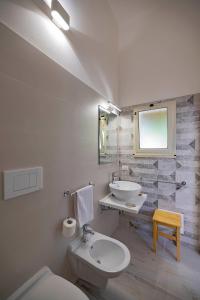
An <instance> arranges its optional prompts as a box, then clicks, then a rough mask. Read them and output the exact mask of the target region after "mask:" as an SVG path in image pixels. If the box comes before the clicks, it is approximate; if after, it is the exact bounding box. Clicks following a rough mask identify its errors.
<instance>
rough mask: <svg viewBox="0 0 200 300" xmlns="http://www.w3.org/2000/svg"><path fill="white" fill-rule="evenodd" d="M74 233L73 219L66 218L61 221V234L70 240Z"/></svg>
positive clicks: (74, 221) (74, 224)
mask: <svg viewBox="0 0 200 300" xmlns="http://www.w3.org/2000/svg"><path fill="white" fill-rule="evenodd" d="M75 231H76V220H75V219H73V218H67V219H65V220H64V221H63V228H62V234H63V235H64V237H66V238H70V237H71V236H73V235H74V233H75Z"/></svg>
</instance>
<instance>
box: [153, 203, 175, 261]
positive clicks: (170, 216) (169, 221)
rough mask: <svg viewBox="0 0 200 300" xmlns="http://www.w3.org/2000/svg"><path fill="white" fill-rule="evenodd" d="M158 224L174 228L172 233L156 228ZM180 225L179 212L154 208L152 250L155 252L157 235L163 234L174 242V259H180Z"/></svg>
mask: <svg viewBox="0 0 200 300" xmlns="http://www.w3.org/2000/svg"><path fill="white" fill-rule="evenodd" d="M158 225H163V226H166V227H170V228H173V229H174V230H175V234H174V235H170V234H167V233H165V232H162V231H159V230H158ZM180 227H181V216H180V215H179V214H176V213H173V212H168V211H163V210H160V209H156V211H155V212H154V215H153V250H154V252H156V243H157V240H158V236H159V235H160V236H163V237H165V238H167V239H169V240H172V241H175V243H176V259H177V260H178V261H179V260H180Z"/></svg>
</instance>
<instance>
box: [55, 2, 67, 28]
mask: <svg viewBox="0 0 200 300" xmlns="http://www.w3.org/2000/svg"><path fill="white" fill-rule="evenodd" d="M51 16H52V21H53V22H54V23H55V24H56V26H58V27H59V28H60V29H62V30H64V31H67V30H69V21H70V17H69V15H68V13H67V12H66V10H65V9H64V8H63V7H62V5H61V4H60V2H59V1H58V0H52V3H51Z"/></svg>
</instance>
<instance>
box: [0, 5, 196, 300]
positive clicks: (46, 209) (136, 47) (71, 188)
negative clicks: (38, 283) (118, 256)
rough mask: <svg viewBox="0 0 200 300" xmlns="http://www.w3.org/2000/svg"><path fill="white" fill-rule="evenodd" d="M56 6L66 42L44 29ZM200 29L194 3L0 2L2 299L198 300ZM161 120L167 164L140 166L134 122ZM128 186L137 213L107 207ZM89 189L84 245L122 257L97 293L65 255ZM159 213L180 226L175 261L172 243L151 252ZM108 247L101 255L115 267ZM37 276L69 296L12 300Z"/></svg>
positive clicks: (161, 159) (161, 241)
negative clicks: (146, 116) (147, 115)
mask: <svg viewBox="0 0 200 300" xmlns="http://www.w3.org/2000/svg"><path fill="white" fill-rule="evenodd" d="M53 5H55V6H56V8H55V10H58V11H59V13H60V14H61V15H63V18H65V22H66V23H67V25H68V27H69V28H67V29H68V30H65V29H62V28H60V27H59V26H58V23H57V24H56V22H55V20H52V18H53V16H52V14H51V12H52V7H53ZM199 28H200V2H199V1H198V0H190V1H188V0H174V1H165V0H148V1H147V0H140V1H138V0H76V1H74V0H57V1H51V0H20V1H18V0H1V1H0V90H1V99H0V103H1V106H0V107H1V109H0V141H1V143H0V176H1V180H0V190H1V194H0V238H1V246H0V300H4V299H8V298H9V297H10V299H23V300H27V299H40V298H41V299H43V298H44V299H47V298H48V299H52V297H54V299H55V298H56V299H76V300H79V299H83V300H84V299H94V300H102V299H103V300H105V299H106V300H111V299H116V300H122V299H124V300H129V299H131V300H145V299H150V300H151V299H154V300H156V299H161V297H162V298H163V299H167V300H169V299H170V300H175V299H187V300H189V299H193V300H194V299H195V300H196V299H200V288H199V286H200V276H199V275H200V257H199V255H200V254H199V253H200V194H199V182H200V156H199V150H200V149H199V145H200V143H199V136H200V134H199V129H200V80H199V78H200V59H199V53H200V34H199ZM113 105H115V106H116V107H117V108H115V107H114V106H113ZM166 107H167V111H168V117H166V114H165V117H164V120H165V121H164V123H162V125H163V124H165V125H166V124H167V127H166V128H167V130H168V131H169V132H168V131H167V135H166V134H165V135H164V136H165V138H166V137H167V138H166V139H165V141H167V143H169V145H170V147H165V148H166V149H167V150H169V153H165V150H163V151H160V150H159V151H158V153H156V152H155V151H154V153H151V152H150V151H147V152H146V153H138V151H139V150H140V149H139V148H138V147H137V143H138V138H139V137H140V136H139V132H138V128H139V127H137V126H135V125H136V123H138V122H139V120H141V119H140V118H139V115H140V113H141V112H142V111H146V110H147V111H148V112H154V111H156V109H158V110H159V109H160V110H159V112H160V111H162V112H163V109H165V110H164V111H165V112H166ZM118 108H119V110H118ZM144 108H145V109H144ZM170 118H171V119H170ZM109 120H111V121H110V123H109ZM162 120H163V119H162ZM107 125H110V126H107ZM103 126H104V128H103V129H102V127H103ZM106 126H107V127H106ZM105 127H106V129H105ZM161 127H162V126H161ZM166 128H165V129H166ZM159 132H160V131H159ZM161 132H162V133H161V135H160V136H162V137H163V131H161ZM105 136H106V138H105ZM148 137H150V141H154V142H156V141H157V140H156V139H155V138H154V136H151V135H150V136H148ZM169 137H170V138H169ZM146 138H147V137H146ZM145 140H146V139H145ZM149 148H151V147H149ZM161 148H162V147H161ZM154 150H155V149H154ZM144 152H145V151H144ZM33 170H34V172H38V173H37V174H39V175H38V176H39V177H38V178H39V179H40V180H39V181H38V182H37V184H38V185H37V187H36V188H35V189H34V188H32V190H31V188H29V191H28V192H26V191H25V190H24V189H22V190H20V191H19V190H15V193H16V194H14V195H13V194H12V195H11V196H9V195H7V194H6V193H7V191H8V190H7V185H6V175H8V177H9V174H11V173H12V174H11V175H12V176H14V175H13V174H16V173H14V172H20V171H21V172H22V173H23V172H29V173H30V172H33ZM10 171H14V172H11V173H9V172H10ZM23 174H24V173H23ZM34 174H35V173H34ZM9 178H10V177H9ZM23 178H24V177H23ZM11 179H12V178H11ZM33 181H34V180H33ZM124 181H125V182H126V181H128V182H131V183H132V184H133V183H134V184H135V185H134V188H135V187H136V188H138V190H137V191H138V192H137V195H139V194H140V196H137V200H138V201H139V202H138V203H140V204H139V205H132V204H131V205H130V203H129V205H124V204H123V201H121V202H120V200H116V199H115V198H116V197H114V196H112V195H111V194H110V193H111V190H110V187H109V184H112V182H113V184H114V183H115V182H119V185H120V183H121V182H124ZM25 183H26V182H25ZM25 183H24V181H23V180H22V181H19V184H25ZM9 186H10V187H11V188H12V185H9ZM85 186H86V187H88V188H90V191H92V193H93V197H92V204H93V209H92V214H93V217H92V220H91V222H89V223H90V224H89V225H90V226H89V227H88V228H86V230H88V231H90V230H91V231H92V232H93V233H94V234H90V233H88V234H87V238H86V239H88V241H86V242H85V244H86V245H87V243H90V242H91V241H92V240H93V239H94V238H95V237H96V236H97V237H98V236H99V237H100V238H99V240H101V239H103V240H105V239H108V240H109V241H110V244H111V243H113V244H115V245H118V246H119V247H120V249H123V250H124V252H123V253H125V254H124V255H125V257H126V263H125V264H124V265H123V267H121V270H120V272H119V274H118V273H117V272H116V274H114V270H112V272H113V277H112V276H111V274H110V275H109V276H108V277H109V279H108V278H107V279H108V280H107V279H106V280H105V282H104V283H105V284H103V287H102V286H101V287H99V286H98V283H100V280H97V287H96V286H95V284H94V282H93V283H92V282H91V280H92V279H91V278H92V277H93V278H94V276H95V275H94V273H93V272H92V273H91V274H92V276H90V279H88V280H87V278H86V277H87V275H88V274H89V272H90V271H89V270H87V269H85V270H84V268H82V269H80V270H81V271H84V272H85V273H84V275H83V276H82V278H81V272H80V273H78V272H77V270H75V269H76V268H75V267H74V264H73V262H74V261H73V259H72V256H73V255H71V254H72V252H73V247H72V246H73V242H74V241H76V239H78V238H79V236H81V238H82V231H81V230H82V229H80V228H79V227H80V226H79V225H78V223H79V220H78V219H77V216H76V212H75V205H74V204H75V201H76V199H75V198H76V196H77V195H76V191H78V190H80V189H81V188H84V187H85ZM8 192H9V191H8ZM115 192H116V191H112V193H115ZM74 193H75V194H74ZM6 195H7V196H6ZM113 199H114V200H113ZM134 199H136V198H135V197H134ZM90 209H91V207H90ZM162 209H163V210H166V211H170V212H173V215H174V214H175V213H178V214H177V216H178V217H180V222H181V228H180V231H181V236H180V245H179V246H180V258H179V259H178V260H177V249H178V247H176V246H177V244H178V242H177V241H175V240H174V238H175V236H174V235H172V237H171V239H172V240H169V239H168V238H166V236H165V237H164V236H159V237H158V241H157V243H156V253H155V251H153V249H154V250H155V248H153V247H154V246H155V244H154V243H153V241H154V242H155V240H154V239H153V227H152V225H153V215H154V213H155V211H158V210H162ZM68 217H70V218H71V219H72V221H73V222H74V221H76V226H75V227H73V230H75V232H74V233H73V234H72V235H71V234H69V233H68V231H67V230H69V229H68V228H67V229H66V234H64V225H63V224H64V221H65V220H66V218H68ZM73 225H74V223H73ZM164 230H166V228H164ZM164 233H165V235H166V231H164ZM68 234H69V236H68V237H67V235H68ZM101 235H103V238H101V237H102V236H101ZM106 245H107V244H106ZM116 247H117V246H116ZM116 247H114V248H112V249H113V250H111V253H109V251H110V248H109V247H108V249H107V251H106V247H105V245H103V247H101V249H100V250H101V251H103V250H105V251H106V252H105V256H106V255H108V254H111V256H113V257H114V258H115V253H116V252H115V248H116ZM70 250H71V251H70ZM112 251H113V252H112ZM77 257H78V256H76V258H77ZM77 259H78V262H79V263H80V262H82V261H81V259H80V260H79V257H78V258H77ZM110 261H111V258H109V262H108V264H109V263H110ZM119 264H120V263H119ZM100 265H101V264H99V268H100ZM80 266H81V264H80ZM103 267H104V266H102V268H103ZM96 268H97V269H98V266H96ZM105 268H106V265H105ZM41 270H43V271H44V272H46V273H45V274H46V275H45V276H47V275H49V276H50V277H51V278H52V285H51V286H52V288H54V280H53V279H54V278H55V280H58V281H59V282H60V280H61V279H62V284H63V286H64V287H62V286H60V288H57V289H56V288H55V289H54V290H55V293H56V292H57V294H55V295H54V296H52V297H50V294H51V292H52V289H51V286H49V288H48V287H47V288H44V287H43V289H42V291H41V293H42V294H37V293H36V294H31V293H32V290H31V289H30V290H29V294H28V292H24V291H23V293H22V295H20V294H19V293H20V292H19V289H20V288H21V287H22V286H24V284H25V283H27V281H28V280H30V278H32V280H33V278H36V277H34V276H35V274H38V272H41ZM93 271H94V268H93ZM39 274H41V273H39ZM53 274H55V275H53ZM102 274H105V270H102ZM38 276H40V275H38ZM83 277H84V278H83ZM37 278H38V277H37ZM45 278H46V277H45ZM98 279H99V277H98ZM47 281H48V280H47ZM29 283H30V281H29ZM62 284H61V285H62ZM26 286H27V285H26ZM64 289H66V291H65V292H64ZM35 291H36V292H38V293H39V290H37V288H36V289H35ZM16 293H18V294H16ZM48 293H49V294H48ZM12 295H13V296H12ZM38 295H39V296H38ZM69 295H70V297H69ZM34 297H35V298H34Z"/></svg>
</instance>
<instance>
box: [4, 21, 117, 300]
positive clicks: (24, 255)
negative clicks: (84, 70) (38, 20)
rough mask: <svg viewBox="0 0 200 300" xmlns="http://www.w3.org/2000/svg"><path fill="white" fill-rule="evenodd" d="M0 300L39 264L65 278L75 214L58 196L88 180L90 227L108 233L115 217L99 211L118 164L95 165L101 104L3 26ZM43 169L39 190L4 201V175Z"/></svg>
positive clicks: (77, 81)
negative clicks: (67, 227) (66, 230)
mask: <svg viewBox="0 0 200 300" xmlns="http://www.w3.org/2000/svg"><path fill="white" fill-rule="evenodd" d="M0 40H1V43H0V66H1V69H0V91H1V98H0V145H1V146H0V224H1V226H0V241H1V246H0V266H1V267H0V299H6V297H7V296H8V295H9V294H10V293H11V292H12V291H14V289H16V288H17V287H19V286H20V285H21V284H22V283H23V282H24V281H25V280H27V279H28V278H29V277H30V276H32V275H33V274H34V273H35V272H37V271H38V270H39V269H40V268H41V267H42V266H44V265H47V266H49V267H50V268H51V269H52V271H54V272H55V273H56V274H59V275H62V276H66V277H67V278H70V270H69V267H68V256H67V255H66V250H67V244H68V242H69V240H66V239H65V238H64V237H63V236H62V221H63V220H64V219H65V218H66V216H74V211H73V200H72V199H69V198H68V199H65V198H63V192H64V190H71V191H74V190H76V189H78V188H80V187H82V186H84V185H87V184H88V182H89V181H93V182H94V183H95V188H94V214H95V217H94V221H93V222H92V224H91V225H92V227H93V228H94V229H95V230H97V231H99V232H102V233H105V234H108V235H110V234H112V232H113V231H114V230H115V229H116V227H117V225H118V214H117V212H115V211H106V212H104V213H103V214H101V212H100V208H99V205H98V200H99V199H101V198H103V197H105V195H106V194H107V193H108V192H109V191H108V182H109V181H110V180H111V177H112V176H111V174H112V172H113V171H116V170H117V169H118V166H117V164H113V165H112V164H108V165H99V164H98V104H103V103H104V102H105V100H104V99H103V98H102V97H101V96H100V95H99V94H98V93H96V92H95V91H93V90H92V89H91V88H89V87H87V86H86V85H85V84H83V83H82V82H81V81H80V80H78V79H77V78H75V77H74V76H72V75H71V74H69V73H68V72H67V71H66V70H64V69H63V68H61V67H60V66H59V65H58V64H56V63H55V62H53V61H52V60H51V59H49V58H48V57H47V56H45V55H44V54H42V53H41V52H40V51H38V50H37V49H36V48H34V47H33V46H31V45H30V44H29V43H27V42H26V41H24V40H23V39H22V38H20V37H19V36H18V35H17V34H15V33H13V32H12V31H11V30H9V29H8V28H7V27H5V26H3V25H0ZM32 166H43V168H44V188H43V189H42V190H41V191H38V192H34V193H31V194H27V195H24V196H21V197H17V198H14V199H11V200H7V201H4V200H3V199H2V195H3V186H2V183H3V178H2V172H3V170H9V169H17V168H27V167H32Z"/></svg>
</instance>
